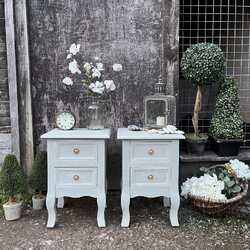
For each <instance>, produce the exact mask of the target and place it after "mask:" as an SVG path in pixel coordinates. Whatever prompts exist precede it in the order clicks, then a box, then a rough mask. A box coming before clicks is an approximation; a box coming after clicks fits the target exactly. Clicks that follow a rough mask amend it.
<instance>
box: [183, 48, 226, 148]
mask: <svg viewBox="0 0 250 250" xmlns="http://www.w3.org/2000/svg"><path fill="white" fill-rule="evenodd" d="M224 64H225V59H224V54H223V52H222V50H221V49H220V48H219V47H218V46H217V45H215V44H212V43H199V44H195V45H193V46H192V47H190V48H188V49H187V50H186V51H185V52H184V54H183V56H182V60H181V70H182V73H183V76H184V77H185V78H186V79H187V80H191V81H192V82H193V85H194V87H196V88H197V93H196V99H195V104H194V111H193V117H192V123H193V127H194V133H190V134H186V138H187V144H188V150H189V152H191V153H202V152H203V151H204V149H205V145H206V143H207V140H208V135H207V134H204V133H200V131H199V113H200V112H201V108H202V92H203V90H204V86H205V85H207V84H211V83H213V82H217V83H220V82H221V81H223V79H224V76H225V66H224Z"/></svg>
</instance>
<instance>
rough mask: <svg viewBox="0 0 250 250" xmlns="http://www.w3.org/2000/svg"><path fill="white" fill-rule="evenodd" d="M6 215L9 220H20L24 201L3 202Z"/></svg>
mask: <svg viewBox="0 0 250 250" xmlns="http://www.w3.org/2000/svg"><path fill="white" fill-rule="evenodd" d="M3 210H4V216H5V219H6V220H8V221H12V220H18V219H19V218H20V217H21V212H22V203H21V202H15V203H14V202H13V203H5V204H3Z"/></svg>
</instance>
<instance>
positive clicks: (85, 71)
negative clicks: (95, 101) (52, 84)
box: [62, 43, 122, 97]
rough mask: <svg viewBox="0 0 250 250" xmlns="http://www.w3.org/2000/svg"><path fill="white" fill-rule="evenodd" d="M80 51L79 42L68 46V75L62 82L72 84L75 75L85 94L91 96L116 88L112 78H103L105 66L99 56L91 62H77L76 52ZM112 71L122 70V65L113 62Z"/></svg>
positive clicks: (106, 92)
mask: <svg viewBox="0 0 250 250" xmlns="http://www.w3.org/2000/svg"><path fill="white" fill-rule="evenodd" d="M79 52H80V44H75V43H73V44H72V45H71V46H70V48H69V54H68V55H67V60H70V61H69V64H68V70H69V72H70V75H68V76H66V77H65V78H64V79H63V80H62V82H63V83H64V84H65V85H68V86H70V85H73V84H74V80H73V78H74V77H75V78H76V79H77V80H76V81H78V80H79V79H80V80H81V82H82V83H83V86H84V88H85V89H86V92H87V94H89V95H93V96H97V97H99V96H102V95H105V94H109V93H111V92H113V91H114V90H115V89H116V85H115V83H114V81H113V80H112V79H106V78H105V67H104V64H103V63H102V62H101V60H100V58H99V57H95V58H94V60H93V62H82V64H83V65H82V66H81V63H79V62H78V61H77V59H76V56H77V54H78V53H79ZM112 68H113V71H115V72H119V71H121V70H122V65H121V64H118V63H115V64H113V66H112Z"/></svg>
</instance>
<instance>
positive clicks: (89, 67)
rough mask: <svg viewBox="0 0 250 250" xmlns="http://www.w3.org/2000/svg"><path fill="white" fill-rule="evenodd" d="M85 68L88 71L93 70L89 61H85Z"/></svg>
mask: <svg viewBox="0 0 250 250" xmlns="http://www.w3.org/2000/svg"><path fill="white" fill-rule="evenodd" d="M83 68H84V69H85V70H86V71H87V72H89V71H90V70H91V65H90V63H88V62H86V63H84V65H83Z"/></svg>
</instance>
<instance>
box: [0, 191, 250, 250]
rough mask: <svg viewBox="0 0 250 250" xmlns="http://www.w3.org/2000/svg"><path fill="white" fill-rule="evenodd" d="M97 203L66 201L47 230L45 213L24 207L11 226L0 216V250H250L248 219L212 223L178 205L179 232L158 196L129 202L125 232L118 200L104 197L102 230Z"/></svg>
mask: <svg viewBox="0 0 250 250" xmlns="http://www.w3.org/2000/svg"><path fill="white" fill-rule="evenodd" d="M96 210H97V207H96V201H95V199H91V198H81V199H68V200H66V205H65V208H64V209H58V218H57V227H56V228H54V229H47V228H46V219H47V212H46V210H45V209H44V210H42V211H34V210H32V209H30V208H26V209H24V213H23V216H22V218H21V219H20V220H18V221H15V222H6V221H5V219H4V218H3V216H2V215H1V216H0V249H4V250H7V249H30V250H32V249H71V250H75V249H91V250H93V249H171V250H174V249H192V250H193V249H198V250H199V249H225V250H238V249H241V250H243V249H250V231H249V228H250V216H249V215H248V216H246V215H241V216H237V218H236V216H227V217H225V218H223V219H222V218H220V219H218V218H217V219H214V218H209V217H206V216H203V215H200V214H199V213H197V212H194V211H193V210H192V209H191V208H190V207H189V206H188V205H187V204H184V205H183V204H182V207H181V209H180V213H179V222H180V227H179V228H173V227H171V226H170V222H169V217H168V209H165V208H164V207H163V206H162V201H161V199H160V198H157V199H146V198H135V199H133V200H132V202H131V210H130V211H131V225H130V228H121V227H120V221H121V209H120V196H119V195H118V194H112V195H111V196H109V197H108V209H107V227H106V228H103V229H99V228H98V227H97V226H96Z"/></svg>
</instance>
